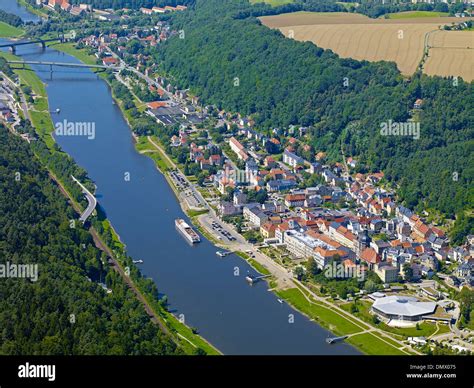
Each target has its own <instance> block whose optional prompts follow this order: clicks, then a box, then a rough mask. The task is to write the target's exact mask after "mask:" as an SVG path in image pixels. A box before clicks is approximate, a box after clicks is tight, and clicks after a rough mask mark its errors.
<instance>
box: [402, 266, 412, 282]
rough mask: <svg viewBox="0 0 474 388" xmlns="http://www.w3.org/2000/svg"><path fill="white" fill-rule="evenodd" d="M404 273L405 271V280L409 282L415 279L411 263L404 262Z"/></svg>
mask: <svg viewBox="0 0 474 388" xmlns="http://www.w3.org/2000/svg"><path fill="white" fill-rule="evenodd" d="M403 273H404V277H405V280H406V281H407V282H412V281H413V269H412V268H411V264H410V263H405V264H403Z"/></svg>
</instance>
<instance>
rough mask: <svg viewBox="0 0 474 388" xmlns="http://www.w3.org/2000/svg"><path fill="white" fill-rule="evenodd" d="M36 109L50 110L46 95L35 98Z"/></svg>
mask: <svg viewBox="0 0 474 388" xmlns="http://www.w3.org/2000/svg"><path fill="white" fill-rule="evenodd" d="M34 109H35V110H41V111H46V110H48V99H47V98H44V97H37V98H36V99H35V104H34Z"/></svg>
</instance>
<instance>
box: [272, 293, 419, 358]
mask: <svg viewBox="0 0 474 388" xmlns="http://www.w3.org/2000/svg"><path fill="white" fill-rule="evenodd" d="M276 292H277V294H278V295H279V296H280V297H281V298H282V299H284V300H286V301H287V302H288V303H289V304H290V305H291V306H293V307H294V308H295V309H297V310H298V311H301V312H302V313H304V314H305V315H306V316H308V317H309V318H310V319H312V320H314V321H316V322H317V323H318V324H319V325H321V326H322V327H324V328H326V329H328V330H330V331H331V332H332V333H334V334H335V335H349V338H347V339H346V341H347V342H348V343H350V344H351V345H353V346H355V347H356V348H358V349H359V350H361V351H362V352H364V353H366V354H371V355H407V354H411V353H409V352H408V351H402V350H400V349H399V347H400V345H399V344H397V343H396V342H395V341H393V340H391V339H390V338H386V337H383V338H382V337H381V336H380V335H379V334H378V333H366V332H364V331H365V330H367V329H369V328H370V327H369V326H368V325H365V326H364V325H362V324H360V323H358V322H354V321H353V320H351V317H350V315H349V314H347V315H342V314H338V313H336V312H335V311H333V310H331V308H330V307H329V306H325V305H323V304H322V303H320V302H317V301H315V300H314V299H313V298H311V297H310V296H309V295H308V293H306V292H305V291H303V290H301V289H299V288H291V289H287V290H277V291H276ZM303 292H304V293H305V294H306V296H307V297H308V298H309V299H310V300H311V302H310V301H308V299H307V298H305V296H304V295H303Z"/></svg>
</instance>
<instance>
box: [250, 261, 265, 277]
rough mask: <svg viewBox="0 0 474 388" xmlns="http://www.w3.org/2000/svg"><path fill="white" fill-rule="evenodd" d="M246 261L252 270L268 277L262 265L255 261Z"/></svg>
mask: <svg viewBox="0 0 474 388" xmlns="http://www.w3.org/2000/svg"><path fill="white" fill-rule="evenodd" d="M247 261H248V263H249V264H250V265H251V266H252V267H253V268H255V269H256V270H257V271H258V272H260V273H261V274H262V275H270V271H269V270H268V269H267V268H266V267H264V266H263V265H261V264H260V263H258V262H257V261H255V260H254V259H248V260H247Z"/></svg>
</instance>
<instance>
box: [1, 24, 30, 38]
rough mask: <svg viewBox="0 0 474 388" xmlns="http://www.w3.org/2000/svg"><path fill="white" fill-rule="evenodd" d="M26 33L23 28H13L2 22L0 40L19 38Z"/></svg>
mask: <svg viewBox="0 0 474 388" xmlns="http://www.w3.org/2000/svg"><path fill="white" fill-rule="evenodd" d="M24 33H25V31H24V30H22V29H21V28H17V27H13V26H11V25H9V24H7V23H4V22H0V38H17V37H20V36H22V35H23V34H24Z"/></svg>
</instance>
